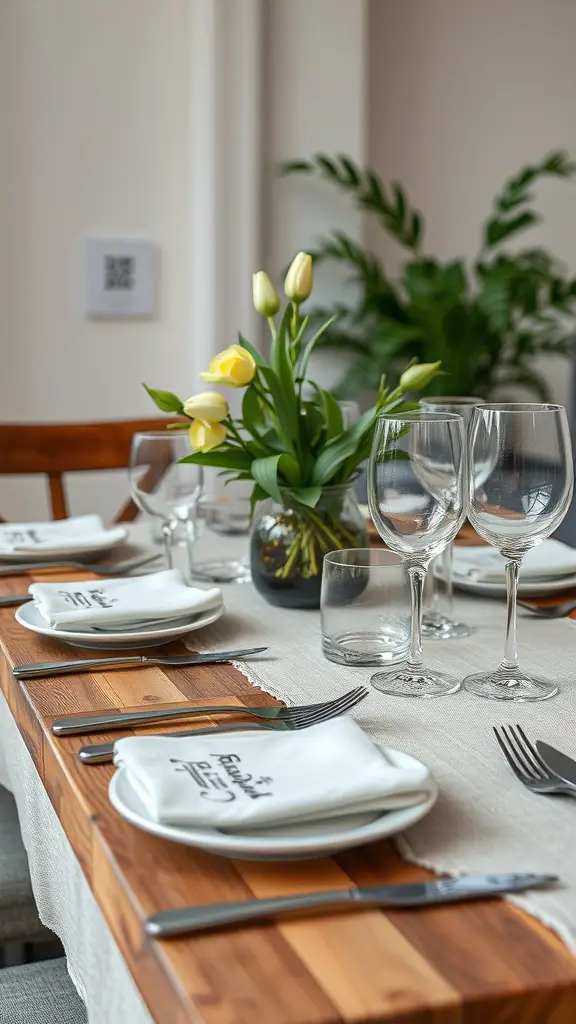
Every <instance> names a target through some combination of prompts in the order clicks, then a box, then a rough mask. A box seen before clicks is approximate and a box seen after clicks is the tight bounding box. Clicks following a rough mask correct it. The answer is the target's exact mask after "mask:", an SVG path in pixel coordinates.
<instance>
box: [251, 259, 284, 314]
mask: <svg viewBox="0 0 576 1024" xmlns="http://www.w3.org/2000/svg"><path fill="white" fill-rule="evenodd" d="M252 298H253V301H254V309H255V310H256V312H257V313H261V314H262V316H266V317H271V316H276V313H277V312H278V310H279V309H280V296H279V295H278V292H277V291H276V289H275V287H274V285H273V284H272V281H271V280H270V278H269V277H268V274H267V273H266V271H265V270H259V271H258V273H257V274H253V275H252Z"/></svg>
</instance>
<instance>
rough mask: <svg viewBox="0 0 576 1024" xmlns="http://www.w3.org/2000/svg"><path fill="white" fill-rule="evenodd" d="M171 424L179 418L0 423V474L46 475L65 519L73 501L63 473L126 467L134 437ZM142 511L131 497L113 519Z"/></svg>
mask: <svg viewBox="0 0 576 1024" xmlns="http://www.w3.org/2000/svg"><path fill="white" fill-rule="evenodd" d="M168 423H174V417H172V418H171V419H149V420H120V421H109V422H107V423H22V424H20V423H19V424H15V423H14V424H13V423H4V424H0V475H5V476H7V475H16V476H21V475H25V474H26V475H28V474H37V473H42V474H44V475H45V476H47V477H48V486H49V490H50V503H51V507H52V517H53V518H54V519H65V518H66V516H67V515H68V504H67V501H66V492H65V489H64V481H63V479H62V475H63V474H64V473H83V472H90V471H94V470H106V469H126V468H127V466H128V464H129V461H130V445H131V442H132V436H133V435H134V434H137V433H140V432H141V431H146V430H163V429H164V428H165V427H166V426H167V425H168ZM138 511H139V510H138V508H137V507H136V505H135V504H134V502H133V501H127V502H126V504H125V505H124V506H123V507H122V509H121V510H120V512H119V513H118V515H117V516H116V517H115V519H114V522H115V523H127V522H131V521H132V520H133V519H135V518H136V516H137V515H138ZM0 521H3V520H1V517H0Z"/></svg>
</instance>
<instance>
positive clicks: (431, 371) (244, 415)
mask: <svg viewBox="0 0 576 1024" xmlns="http://www.w3.org/2000/svg"><path fill="white" fill-rule="evenodd" d="M312 287H313V272H312V259H311V257H310V255H309V254H307V253H304V252H301V253H298V255H297V256H296V257H295V259H294V260H293V262H292V264H291V265H290V268H289V270H288V273H287V276H286V280H285V293H286V297H287V300H288V301H287V304H286V305H285V308H284V310H283V311H282V310H281V302H280V297H279V295H278V293H277V292H276V290H275V288H274V286H273V285H272V282H271V281H270V278H269V277H268V275H267V274H266V273H265V272H264V271H259V272H258V273H257V274H255V275H254V278H253V299H254V306H255V308H256V310H257V311H258V313H260V314H261V315H262V316H263V317H264V318H265V319H266V321H267V323H268V325H269V331H270V347H269V356H268V358H267V357H265V356H264V355H263V354H262V353H260V352H259V351H258V350H257V349H256V348H255V347H254V346H253V345H251V344H250V342H249V341H247V340H246V338H244V337H243V336H242V335H241V334H240V335H239V336H238V343H237V344H234V345H230V346H229V347H228V348H227V349H225V350H224V351H223V352H220V353H219V354H218V355H216V356H215V357H214V358H213V359H212V360H211V362H210V364H209V366H208V369H207V370H205V371H204V372H203V373H201V374H200V376H201V377H202V379H203V380H204V381H205V382H206V383H209V384H212V385H222V386H224V387H233V388H241V389H243V392H244V393H243V396H242V411H241V415H240V416H238V417H235V416H233V415H232V414H231V411H230V408H229V405H228V402H227V400H226V398H225V397H224V396H223V395H222V394H220V393H218V392H215V391H206V392H201V393H200V394H196V395H193V396H192V397H191V398H188V399H186V400H185V401H182V400H181V399H180V398H178V397H177V396H176V395H175V394H173V393H172V392H169V391H160V390H156V389H154V388H148V387H147V391H148V393H149V394H150V396H151V397H152V399H153V400H154V401H155V403H156V405H157V406H158V407H159V408H160V409H161V410H162V411H163V412H168V413H175V414H176V415H178V416H180V417H183V421H179V422H175V423H174V424H173V425H172V424H171V426H174V428H181V427H185V428H188V429H189V434H190V443H191V448H192V452H191V454H190V455H189V456H187V458H186V460H185V461H188V462H194V463H196V464H199V465H202V466H212V467H217V468H218V469H219V470H220V471H221V473H222V474H223V475H224V476H225V477H227V478H229V479H231V480H249V481H251V482H252V483H253V490H252V499H251V502H252V512H253V511H254V507H255V505H256V503H257V502H260V501H264V500H267V499H272V501H273V502H275V503H276V504H277V506H280V509H281V510H283V515H284V517H285V519H286V520H288V519H289V521H290V530H288V531H287V532H286V536H288V535H289V543H287V544H280V545H278V551H277V557H276V558H275V559H274V560H273V562H274V566H273V574H274V576H275V578H276V579H277V580H286V579H287V578H289V577H291V576H296V575H297V576H299V577H303V578H311V577H314V576H318V577H319V575H320V573H321V568H322V558H323V555H324V554H325V553H326V552H327V551H331V550H334V549H337V548H341V547H348V546H355V545H354V541H355V538H357V537H358V535H359V530H358V527H357V526H355V524H354V523H349V522H348V520H347V516H346V515H345V514H344V512H343V507H344V498H343V493H344V492H345V491H346V490H349V487H348V486H347V485H349V484H350V482H351V481H352V480H353V478H354V476H355V475H356V474H357V472H358V470H359V467H360V465H361V464H362V463H363V462H364V461H365V460H366V459H367V458H368V455H369V453H370V447H371V444H372V433H373V428H374V423H375V421H376V418H377V416H378V415H379V414H380V413H383V412H389V413H392V412H394V413H398V412H401V411H405V410H408V409H413V408H415V407H416V404H417V403H414V402H413V401H411V400H409V399H407V397H406V396H407V395H409V394H411V393H414V392H417V391H420V390H421V389H422V388H424V387H426V385H427V384H429V383H430V381H431V380H433V379H434V377H435V376H436V375H437V374H438V373H439V372H440V363H439V362H438V361H436V362H434V363H430V364H417V363H413V364H412V365H410V366H409V367H408V368H407V369H405V371H404V373H403V374H402V376H401V377H400V380H399V383H398V385H397V387H395V388H393V389H390V388H389V387H388V386H387V384H386V377H385V376H382V377H381V378H380V381H379V387H378V398H377V400H376V402H375V404H374V405H373V406H372V407H371V408H370V409H368V410H367V411H366V412H364V413H362V414H361V415H360V416H359V418H358V419H357V420H356V422H355V423H353V424H352V425H351V426H349V427H348V428H347V429H345V428H344V424H343V418H342V411H341V409H340V407H339V405H338V402H337V401H336V399H335V398H334V396H333V395H332V394H331V393H330V391H327V390H325V389H324V388H322V387H320V385H319V384H317V383H315V382H314V381H312V380H310V379H309V377H308V366H309V363H310V357H311V355H312V353H313V351H314V349H315V347H316V345H318V343H319V342H320V341H321V339H322V337H323V336H324V335H325V333H326V331H327V330H328V329H329V328H330V327H331V325H332V324H333V323H334V320H335V317H334V316H331V317H329V318H328V319H326V320H325V321H324V322H323V323H322V324H320V325H319V326H316V327H315V329H314V330H312V329H311V326H310V317H309V315H308V314H306V313H305V312H304V311H303V309H302V306H303V305H304V303H305V302H306V301H307V300H308V299H309V297H310V295H311V292H312ZM145 387H146V385H145ZM343 489H344V490H343ZM360 532H361V531H360ZM361 535H362V537H363V538H364V537H365V535H364V534H363V533H362V532H361ZM364 543H365V539H364ZM356 546H358V540H357V541H356Z"/></svg>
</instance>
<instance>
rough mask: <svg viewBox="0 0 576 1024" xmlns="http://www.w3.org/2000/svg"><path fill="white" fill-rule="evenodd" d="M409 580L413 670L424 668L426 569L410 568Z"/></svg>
mask: <svg viewBox="0 0 576 1024" xmlns="http://www.w3.org/2000/svg"><path fill="white" fill-rule="evenodd" d="M408 579H409V580H410V600H411V606H412V621H411V629H410V655H409V657H408V666H409V668H411V669H421V668H422V593H423V590H424V580H425V579H426V569H423V568H422V566H420V565H412V566H409V568H408Z"/></svg>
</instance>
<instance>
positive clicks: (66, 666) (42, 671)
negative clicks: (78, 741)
mask: <svg viewBox="0 0 576 1024" xmlns="http://www.w3.org/2000/svg"><path fill="white" fill-rule="evenodd" d="M267 650H268V648H267V647H249V648H246V649H245V650H238V651H213V652H212V653H209V654H178V655H174V656H172V657H171V656H169V655H162V654H158V655H155V656H154V657H148V656H146V655H143V654H124V655H122V656H118V657H108V658H79V659H77V660H76V661H44V662H36V663H35V664H33V665H15V666H14V668H13V669H12V673H13V675H14V676H15V678H16V679H34V678H35V677H36V676H62V675H66V674H67V673H73V672H89V671H91V670H92V669H94V668H138V667H139V666H142V665H171V666H172V667H173V668H184V667H186V666H187V665H211V664H212V665H213V664H218V663H219V662H224V661H240V660H241V659H242V658H249V657H251V656H252V655H253V654H262V652H263V651H267ZM78 731H79V732H84V731H85V730H82V729H80V730H78Z"/></svg>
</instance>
